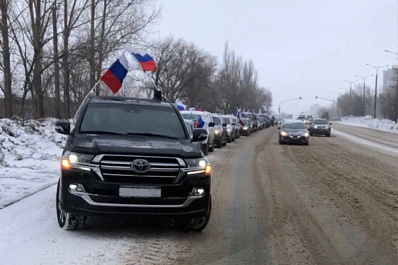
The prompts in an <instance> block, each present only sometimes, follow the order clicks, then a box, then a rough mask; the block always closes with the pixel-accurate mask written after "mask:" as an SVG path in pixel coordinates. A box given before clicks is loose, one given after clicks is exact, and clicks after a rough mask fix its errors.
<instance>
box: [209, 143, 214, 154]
mask: <svg viewBox="0 0 398 265" xmlns="http://www.w3.org/2000/svg"><path fill="white" fill-rule="evenodd" d="M209 152H214V141H213V144H212V145H211V147H209Z"/></svg>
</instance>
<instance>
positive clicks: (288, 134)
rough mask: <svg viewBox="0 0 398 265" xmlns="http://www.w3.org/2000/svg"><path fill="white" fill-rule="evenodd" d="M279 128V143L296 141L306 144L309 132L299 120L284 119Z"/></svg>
mask: <svg viewBox="0 0 398 265" xmlns="http://www.w3.org/2000/svg"><path fill="white" fill-rule="evenodd" d="M278 129H279V143H280V144H285V143H296V144H304V145H308V143H309V132H308V130H307V128H306V126H305V124H304V123H303V122H302V121H300V120H284V122H283V123H282V125H281V126H280V127H279V128H278Z"/></svg>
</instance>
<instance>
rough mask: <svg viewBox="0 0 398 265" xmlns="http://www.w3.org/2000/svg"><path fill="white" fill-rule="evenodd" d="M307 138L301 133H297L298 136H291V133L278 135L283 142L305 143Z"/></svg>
mask: <svg viewBox="0 0 398 265" xmlns="http://www.w3.org/2000/svg"><path fill="white" fill-rule="evenodd" d="M308 138H309V137H305V136H302V135H299V136H293V135H288V136H281V135H279V139H280V140H281V141H282V142H284V143H307V142H308Z"/></svg>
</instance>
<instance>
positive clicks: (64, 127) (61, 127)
mask: <svg viewBox="0 0 398 265" xmlns="http://www.w3.org/2000/svg"><path fill="white" fill-rule="evenodd" d="M55 126H56V127H55V131H56V132H57V133H60V134H66V135H69V133H70V122H69V121H57V122H56V123H55Z"/></svg>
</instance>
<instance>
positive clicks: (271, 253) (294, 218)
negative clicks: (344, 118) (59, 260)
mask: <svg viewBox="0 0 398 265" xmlns="http://www.w3.org/2000/svg"><path fill="white" fill-rule="evenodd" d="M335 127H338V128H339V130H342V131H343V130H344V131H345V132H346V133H350V134H352V135H356V136H358V137H366V138H367V139H368V140H373V139H374V140H375V141H377V142H378V143H382V144H385V145H387V146H390V147H391V146H396V145H395V144H396V143H398V141H397V142H394V141H395V140H397V137H398V135H393V134H389V135H387V134H385V133H380V132H377V131H374V130H367V129H364V128H357V127H352V126H343V125H336V126H335ZM365 135H366V136H365ZM392 139H395V140H392ZM233 145H236V146H234V147H233V148H231V147H230V148H228V150H226V151H225V152H224V154H223V157H222V158H221V159H218V160H217V162H216V164H215V173H214V175H213V183H212V194H213V211H212V217H211V221H210V223H209V225H208V227H207V228H206V229H205V230H204V231H203V232H202V233H199V234H198V233H186V234H183V235H181V234H178V235H177V234H176V232H168V233H167V234H168V236H170V237H172V238H175V239H178V241H179V244H178V245H177V247H176V248H174V249H173V252H174V255H173V262H172V263H173V264H189V265H194V264H397V256H398V170H397V169H398V168H397V162H398V159H397V157H396V156H395V157H394V156H393V155H391V154H385V153H383V151H382V150H376V149H372V147H367V146H363V145H361V144H358V143H354V142H351V141H348V140H346V139H344V138H343V137H342V136H339V135H336V134H333V132H332V136H331V137H330V138H329V137H311V138H310V144H309V146H294V145H279V144H278V143H277V129H276V127H273V128H269V129H266V130H264V131H260V132H257V133H256V134H253V135H252V136H250V137H249V138H248V139H243V140H238V141H237V143H233ZM169 262H170V261H169ZM169 262H167V264H170V263H169Z"/></svg>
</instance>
